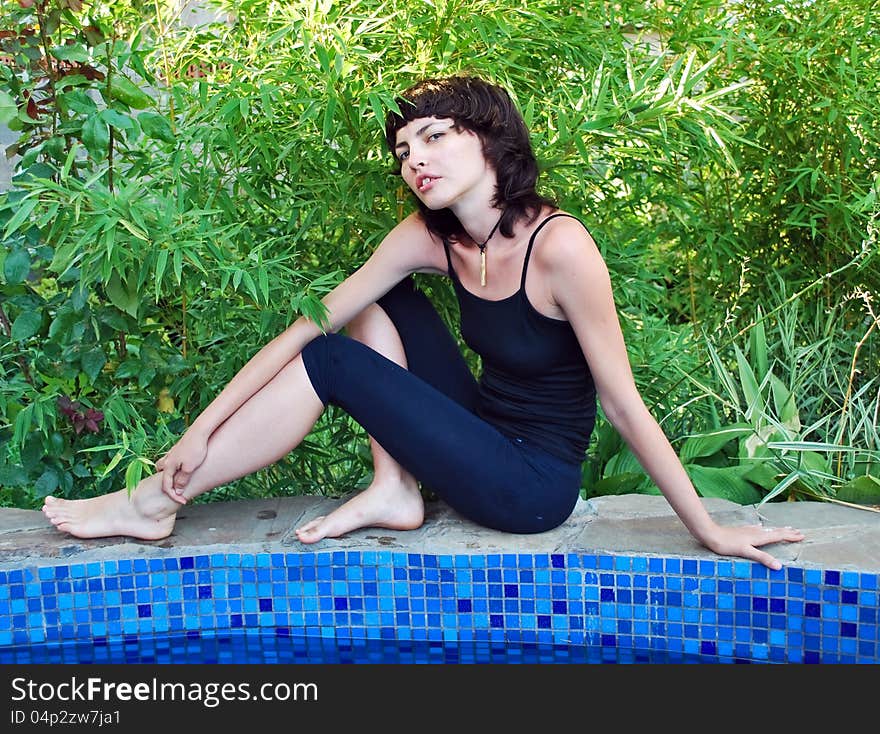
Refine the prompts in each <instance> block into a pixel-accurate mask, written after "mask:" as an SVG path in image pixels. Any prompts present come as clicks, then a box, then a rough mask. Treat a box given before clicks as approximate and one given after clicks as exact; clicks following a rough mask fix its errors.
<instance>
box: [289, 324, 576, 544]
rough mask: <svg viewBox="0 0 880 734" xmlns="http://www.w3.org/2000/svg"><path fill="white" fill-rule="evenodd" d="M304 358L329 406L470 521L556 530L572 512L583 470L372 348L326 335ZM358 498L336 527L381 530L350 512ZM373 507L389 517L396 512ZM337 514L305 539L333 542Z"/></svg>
mask: <svg viewBox="0 0 880 734" xmlns="http://www.w3.org/2000/svg"><path fill="white" fill-rule="evenodd" d="M302 358H303V363H304V364H305V367H306V372H307V373H308V375H309V377H310V379H311V380H312V384H313V385H314V387H315V392H316V393H317V395H318V396H319V398H320V399H321V402H322V403H324V404H325V405H337V406H339V407H340V408H342V409H343V410H344V411H345V412H347V413H348V414H349V415H350V416H352V417H353V418H354V419H355V420H356V421H357V422H358V423H360V425H361V426H363V427H364V428H365V429H366V431H367V433H369V434H370V435H371V436H372V437H374V438H375V439H376V440H377V441H378V442H379V444H380V445H381V446H382V447H383V449H384V450H385V451H387V452H388V453H389V454H390V455H391V456H392V457H394V460H395V461H396V462H398V463H399V464H400V465H401V466H402V467H403V468H404V469H405V470H406V471H408V472H410V473H411V474H412V475H413V476H415V477H417V478H418V479H419V480H420V481H424V482H426V483H427V484H428V485H429V486H430V487H431V489H432V490H434V491H435V492H437V494H438V495H439V496H440V497H441V498H442V499H443V500H445V501H446V502H447V504H449V505H450V506H451V507H452V508H453V509H455V510H457V511H458V512H459V513H461V514H462V515H464V516H465V517H467V518H469V519H470V520H473V521H474V522H477V523H478V524H480V525H484V526H486V527H491V528H495V529H498V530H504V531H506V532H515V533H534V532H542V531H544V530H548V529H550V528H552V527H556V526H557V525H558V524H559V523H561V522H563V521H564V520H565V518H567V517H568V516H569V514H570V513H571V510H572V509H573V508H574V505H575V502H576V501H577V496H578V492H579V489H580V476H581V471H580V470H581V467H580V465H579V464H576V463H569V462H565V461H564V460H562V459H557V458H555V457H552V456H550V455H549V454H547V452H545V451H542V450H540V449H536V448H534V447H531V446H529V444H528V443H527V442H526V441H525V440H524V439H519V438H516V437H507V436H505V435H504V434H502V433H501V432H500V431H499V430H498V429H497V428H495V427H494V426H493V425H492V424H491V423H489V422H487V421H486V420H484V419H482V418H480V417H479V416H478V415H476V414H475V413H474V412H472V411H471V410H469V409H467V408H465V407H464V406H463V405H461V404H460V403H458V402H457V401H455V400H453V399H452V398H450V397H449V396H448V395H446V394H444V393H443V392H441V391H440V390H438V389H437V388H435V387H434V386H433V385H431V384H429V383H428V382H427V381H426V380H424V379H422V378H421V377H419V376H418V375H416V374H414V373H413V372H411V371H409V370H406V369H404V368H403V367H401V366H400V365H398V364H396V363H395V362H393V361H391V360H389V359H387V358H386V357H383V356H382V355H381V354H379V353H378V352H376V351H374V350H373V349H370V348H369V347H367V346H366V345H364V344H361V343H360V342H358V341H356V340H355V339H352V338H350V337H347V336H342V335H340V334H328V335H326V336H322V337H319V338H317V339H315V340H314V341H312V342H311V343H310V344H308V345H307V346H306V348H305V349H304V350H303V352H302ZM360 497H362V495H359V496H358V497H357V498H355V499H353V500H351V502H350V503H347V504H346V505H343V507H342V508H339V510H337V513H339V514H338V515H337V518H338V519H339V522H338V524H337V525H335V526H334V528H333V529H334V531H335V530H340V529H341V531H342V532H347V531H349V530H353V529H356V528H358V527H364V526H370V525H377V524H380V523H377V522H375V521H374V520H373V519H372V518H371V517H366V519H365V516H366V515H367V514H369V513H364V512H358V513H355V512H351V513H348V510H344V508H346V507H347V506H349V509H351V508H354V507H356V505H355V503H356V502H357V500H358V499H360ZM367 509H369V511H370V513H372V517H381V515H382V513H383V512H386V511H387V510H388V509H389V508H388V506H387V505H385V506H383V507H373V506H367ZM346 513H347V514H346ZM332 514H336V513H331V515H332ZM331 515H328V516H327V518H326V519H325V520H324V521H320V522H318V523H316V524H315V525H310V526H309V527H303V528H300V529H299V530H300V532H299V533H298V535H299V536H300V539H301V540H303V541H304V542H313V541H314V540H317V539H320V537H327V536H326V535H322V533H323V532H324V529H325V528H326V525H325V523H329V522H330V518H331ZM343 520H344V522H343Z"/></svg>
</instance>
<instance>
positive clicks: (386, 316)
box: [296, 279, 476, 543]
mask: <svg viewBox="0 0 880 734" xmlns="http://www.w3.org/2000/svg"><path fill="white" fill-rule="evenodd" d="M346 330H347V332H348V334H349V336H351V337H352V338H353V339H355V340H357V341H359V342H360V343H362V344H365V345H367V346H368V347H370V348H371V349H373V350H374V351H376V352H378V353H379V354H381V355H383V356H385V357H386V358H388V359H389V360H391V361H392V362H394V363H395V364H398V365H400V366H401V367H405V368H409V365H408V359H407V358H408V357H411V358H412V360H413V365H412V369H411V371H413V372H414V374H417V375H419V376H420V377H422V378H423V379H426V380H427V381H428V382H430V383H433V384H435V386H436V387H438V389H441V390H443V391H444V392H445V393H446V394H450V396H451V397H454V398H456V399H459V400H461V401H462V402H467V403H473V401H474V400H475V398H476V383H475V382H474V379H473V376H472V375H471V373H470V370H469V369H468V368H467V365H466V364H465V363H464V360H463V359H462V357H461V354H460V352H459V351H458V347H457V345H456V344H455V343H454V340H453V339H452V336H451V334H449V332H448V330H447V329H446V327H445V325H444V324H443V323H442V321H441V319H440V318H439V315H438V314H437V312H436V311H435V310H434V308H433V306H431V305H430V302H429V301H428V300H427V298H426V297H425V296H424V295H423V294H422V293H420V292H418V291H416V290H415V288H414V287H413V283H412V281H411V280H409V279H408V280H406V281H404V282H403V283H401V284H400V285H398V286H397V287H396V288H394V289H393V290H392V291H391V292H390V293H389V294H388V295H386V296H385V297H384V298H382V299H380V301H379V303H378V304H373V305H372V306H370V307H368V308H366V309H365V310H364V311H363V312H362V313H361V314H360V315H359V316H358V317H357V318H356V319H354V320H352V321H351V322H350V323H349V324H348V327H347V329H346ZM404 342H405V343H404ZM370 451H371V453H372V457H373V481H372V482H371V483H370V486H369V487H368V488H367V489H366V490H364V491H363V492H361V493H359V494H357V495H356V496H355V497H353V498H352V499H350V500H349V501H348V502H346V503H344V504H343V505H341V506H340V507H339V508H337V509H336V510H334V511H333V512H331V513H330V514H329V515H327V516H321V517H317V518H315V519H314V520H312V521H310V522H308V523H306V524H305V525H303V526H302V527H300V528H297V530H296V534H297V537H298V538H299V540H300V541H302V542H303V543H314V542H316V541H318V540H321V539H322V538H335V537H338V536H340V535H344V534H345V533H347V532H349V531H350V530H353V529H356V528H361V527H367V526H372V527H391V528H393V529H397V530H407V529H413V528H417V527H419V526H421V524H422V521H423V519H424V502H423V501H422V496H421V492H420V491H419V486H418V482H417V480H416V478H415V477H414V476H413V475H412V474H411V473H410V472H408V471H407V470H406V469H404V468H403V467H402V466H401V465H400V464H399V463H398V462H397V461H395V460H394V458H393V457H392V456H391V455H390V454H389V453H388V452H387V451H386V450H385V449H384V448H383V447H382V446H381V444H380V443H379V442H378V441H377V440H376V439H375V438H374V437H372V436H370ZM389 520H390V521H391V523H393V524H389Z"/></svg>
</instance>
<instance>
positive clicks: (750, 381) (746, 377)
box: [733, 344, 762, 420]
mask: <svg viewBox="0 0 880 734" xmlns="http://www.w3.org/2000/svg"><path fill="white" fill-rule="evenodd" d="M733 348H734V351H735V352H736V363H737V367H738V368H739V380H740V386H741V387H742V391H743V396H744V397H745V400H746V411H745V414H746V419H747V420H751V419H752V417H753V416H754V415H755V411H756V410H759V409H760V406H761V403H762V398H761V389H760V388H759V387H758V380H757V378H756V377H755V373H754V372H753V371H752V368H751V365H749V362H748V360H747V359H746V356H745V355H744V354H743V353H742V350H741V349H740V348H739V347H738V346H736V344H734V345H733Z"/></svg>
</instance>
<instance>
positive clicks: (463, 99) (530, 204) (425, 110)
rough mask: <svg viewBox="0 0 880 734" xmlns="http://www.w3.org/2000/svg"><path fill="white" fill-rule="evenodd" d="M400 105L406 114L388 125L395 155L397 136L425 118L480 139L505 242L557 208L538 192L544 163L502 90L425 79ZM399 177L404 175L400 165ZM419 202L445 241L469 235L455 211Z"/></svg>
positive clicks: (461, 79)
mask: <svg viewBox="0 0 880 734" xmlns="http://www.w3.org/2000/svg"><path fill="white" fill-rule="evenodd" d="M396 101H397V104H398V107H399V108H400V114H397V113H396V112H389V113H388V115H387V117H386V119H385V141H386V143H387V144H388V148H389V150H391V151H392V153H393V152H394V149H395V146H396V145H397V132H398V131H399V130H400V129H401V128H402V127H404V126H405V125H406V124H407V123H409V122H411V121H412V120H415V119H418V118H420V117H439V118H447V119H451V120H453V121H454V123H455V124H456V125H457V126H460V127H462V128H465V129H467V130H471V131H472V132H474V133H476V134H477V135H478V136H479V138H480V140H481V141H482V143H483V154H484V155H485V156H486V160H487V161H488V162H489V165H491V166H492V168H493V169H494V170H495V173H496V175H497V178H498V187H497V189H496V191H495V199H494V200H493V202H492V203H493V205H494V206H496V207H498V208H500V209H503V210H504V214H503V216H502V218H501V224H500V225H499V229H500V231H501V234H503V235H504V236H505V237H511V236H512V235H513V227H514V225H515V224H516V222H517V221H519V220H520V219H527V220H528V221H530V222H531V221H534V219H535V218H536V217H537V216H538V214H539V213H540V212H541V209H542V207H544V206H545V205H549V206H555V202H554V201H553V200H552V199H550V198H547V197H545V196H541V195H540V194H538V192H537V189H536V184H537V181H538V173H539V170H538V162H537V160H536V159H535V154H534V152H533V151H532V143H531V140H530V139H529V131H528V128H527V127H526V124H525V121H524V120H523V118H522V115H521V114H520V112H519V110H518V109H517V108H516V105H514V103H513V100H512V99H511V98H510V95H509V94H508V93H507V91H506V90H505V89H503V88H502V87H500V86H498V85H496V84H492V83H491V82H488V81H485V80H484V79H480V78H479V77H475V76H450V77H446V78H433V79H424V80H422V81H420V82H417V83H416V84H414V85H413V86H411V87H409V88H408V89H406V90H405V91H404V92H402V93H401V94H400V95H399V97H398V99H397V100H396ZM395 160H397V157H396V156H395ZM395 172H396V173H399V172H400V163H399V161H398V166H397V169H396V171H395ZM415 198H416V201H417V203H418V206H419V210H420V211H421V213H422V216H423V217H424V219H425V222H426V223H427V226H428V229H429V230H431V231H432V232H434V233H435V234H437V235H439V236H440V237H442V238H449V237H461V236H462V235H466V234H467V233H466V232H465V231H464V228H463V227H462V226H461V223H460V222H459V221H458V218H457V217H456V216H455V215H454V214H453V213H452V211H451V210H449V209H441V210H439V211H434V210H431V209H429V208H428V207H427V206H425V205H424V204H423V203H422V202H421V200H419V199H418V197H415Z"/></svg>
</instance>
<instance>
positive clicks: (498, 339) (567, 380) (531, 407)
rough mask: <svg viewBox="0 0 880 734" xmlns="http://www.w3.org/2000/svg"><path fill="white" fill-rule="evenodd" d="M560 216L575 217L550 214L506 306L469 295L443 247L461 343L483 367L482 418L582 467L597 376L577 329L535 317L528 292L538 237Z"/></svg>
mask: <svg viewBox="0 0 880 734" xmlns="http://www.w3.org/2000/svg"><path fill="white" fill-rule="evenodd" d="M561 216H562V217H570V216H571V215H570V214H562V213H557V214H551V215H550V216H548V217H547V218H546V219H545V220H544V221H543V222H541V223H540V224H539V225H538V226H537V227H536V228H535V231H534V232H533V233H532V236H531V238H530V239H529V244H528V248H527V249H526V255H525V258H524V259H523V268H522V278H521V279H520V285H519V290H518V291H517V292H516V293H514V294H513V295H512V296H509V297H508V298H503V299H501V300H500V301H488V300H486V299H484V298H480V297H478V296H476V295H474V294H473V293H471V292H470V291H468V290H467V289H466V288H464V286H462V284H461V281H460V280H459V279H458V276H457V275H456V273H455V270H454V268H453V267H452V258H451V257H450V254H449V243H448V242H444V243H443V246H444V249H445V250H446V261H447V262H448V264H449V275H450V277H451V278H452V283H453V287H454V288H455V293H456V295H457V297H458V304H459V309H460V312H461V335H462V338H463V339H464V341H465V343H466V344H467V345H468V346H469V347H470V348H471V349H473V350H474V351H475V352H476V353H477V354H479V355H480V357H481V359H482V362H483V374H482V375H481V377H480V383H479V384H480V401H479V405H478V408H477V414H478V415H479V416H480V417H482V418H483V419H485V420H487V421H489V422H490V423H492V424H493V425H494V426H496V427H497V428H498V429H499V430H500V431H501V432H502V433H503V434H505V435H506V436H509V437H510V438H514V439H518V438H522V439H524V440H526V441H528V442H529V443H531V444H532V445H535V446H538V447H540V448H542V449H544V450H545V451H547V452H549V453H551V454H553V455H554V456H557V457H559V458H561V459H564V460H565V461H569V462H575V463H581V462H582V461H583V460H584V454H585V452H586V450H587V447H588V445H589V443H590V434H591V433H592V431H593V425H594V423H595V420H596V388H595V385H594V384H593V376H592V375H591V374H590V370H589V367H588V366H587V362H586V359H585V358H584V354H583V351H582V350H581V347H580V344H579V343H578V340H577V337H576V336H575V333H574V329H572V327H571V324H570V323H569V322H568V321H564V320H561V319H553V318H550V317H549V316H545V315H544V314H542V313H540V312H539V311H537V310H536V309H535V307H534V306H532V304H531V303H530V302H529V299H528V298H527V297H526V289H525V285H526V272H527V270H528V267H529V256H530V255H531V253H532V246H533V245H534V244H535V237H536V236H537V235H538V232H540V231H541V229H542V227H543V226H544V225H545V224H547V222H549V221H550V220H551V219H554V218H556V217H561ZM572 218H573V219H577V218H576V217H572ZM578 221H580V220H578Z"/></svg>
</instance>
